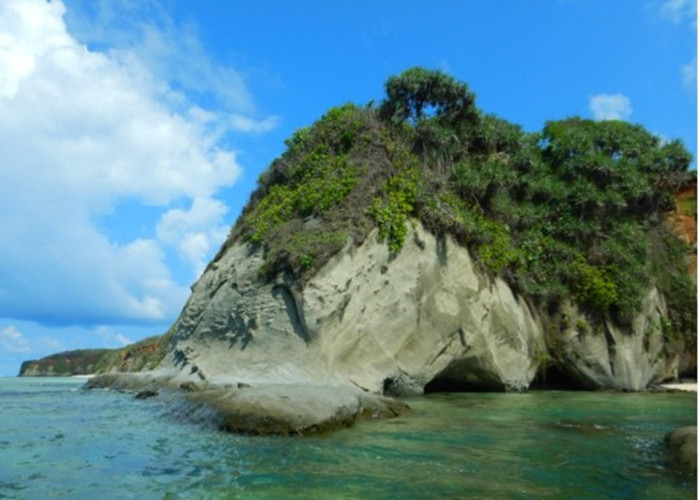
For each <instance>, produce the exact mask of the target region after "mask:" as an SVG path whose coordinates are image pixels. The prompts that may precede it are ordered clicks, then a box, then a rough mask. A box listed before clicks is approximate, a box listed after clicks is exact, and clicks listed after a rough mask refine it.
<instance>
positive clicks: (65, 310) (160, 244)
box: [0, 0, 254, 324]
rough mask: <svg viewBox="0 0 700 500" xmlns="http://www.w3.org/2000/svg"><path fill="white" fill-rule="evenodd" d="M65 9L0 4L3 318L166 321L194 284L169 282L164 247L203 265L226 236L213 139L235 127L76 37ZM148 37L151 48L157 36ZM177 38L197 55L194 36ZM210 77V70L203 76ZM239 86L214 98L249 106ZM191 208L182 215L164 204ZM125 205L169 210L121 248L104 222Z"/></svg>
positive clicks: (138, 58) (220, 156)
mask: <svg viewBox="0 0 700 500" xmlns="http://www.w3.org/2000/svg"><path fill="white" fill-rule="evenodd" d="M139 3H144V4H145V3H146V2H136V3H135V4H134V5H136V4H139ZM109 4H116V3H115V2H106V3H103V4H102V5H109ZM64 15H65V7H64V5H63V4H62V3H61V2H60V1H58V0H53V1H52V2H50V3H47V2H46V1H45V0H3V1H2V2H0V151H2V152H3V159H2V162H0V240H1V241H2V242H3V243H2V245H0V315H1V316H4V317H9V318H20V319H22V318H24V319H31V320H36V321H40V322H44V323H47V324H73V323H76V322H79V323H82V324H108V323H111V322H125V323H129V322H143V321H159V320H163V319H166V318H170V317H173V316H174V315H175V314H176V313H177V312H178V310H179V308H180V307H181V305H182V303H183V301H184V299H185V298H186V296H187V293H188V292H187V285H188V284H189V283H185V284H180V283H177V282H176V279H175V278H174V277H173V276H172V273H171V270H170V269H169V268H168V266H167V264H166V257H165V252H166V251H167V249H168V248H170V247H172V248H176V249H177V251H178V252H180V254H181V255H182V256H183V258H185V259H186V260H188V262H190V263H191V264H192V266H193V268H196V270H197V271H198V270H200V269H201V267H202V262H203V260H204V258H205V254H206V252H207V251H211V250H212V248H214V247H215V246H216V245H217V244H219V243H220V242H221V241H222V240H223V238H224V237H225V231H224V230H223V229H222V226H223V223H222V220H221V217H222V216H223V214H225V213H226V210H227V207H226V206H225V205H224V204H223V203H222V202H221V201H219V200H217V199H216V193H217V192H218V190H220V189H221V188H222V187H225V186H229V185H231V184H232V183H233V182H234V181H235V180H236V178H237V177H238V175H239V170H240V169H239V166H238V164H237V162H236V158H235V155H234V153H233V152H232V151H230V150H227V149H226V148H225V147H222V146H221V145H220V144H221V143H222V141H221V138H222V134H224V133H227V132H230V130H231V126H230V125H226V124H224V125H222V122H221V120H219V117H218V116H217V115H216V114H214V113H213V112H211V111H207V110H204V109H202V108H201V107H199V106H197V105H196V104H194V103H193V101H192V100H191V99H190V98H189V97H188V95H187V94H185V93H183V92H182V91H181V90H178V91H175V90H173V87H172V86H171V82H170V81H169V80H168V79H164V78H163V77H161V75H160V74H159V73H158V71H155V72H154V71H152V68H151V67H150V66H149V61H150V60H149V59H148V58H146V57H145V56H144V55H143V54H140V53H139V52H138V51H131V50H130V48H129V47H121V48H118V50H106V49H105V50H103V51H99V50H97V49H96V48H94V47H93V48H88V46H86V45H85V44H84V43H80V42H78V41H77V40H76V38H75V37H74V36H73V35H72V34H71V33H70V32H69V31H68V29H67V27H66V23H65V21H64ZM146 31H148V30H146ZM144 36H146V35H144ZM148 36H149V37H150V38H149V40H150V43H151V44H152V46H153V47H155V46H157V45H158V43H157V33H153V32H152V30H151V31H148ZM168 36H171V35H168ZM183 43H187V44H189V46H191V47H192V48H191V49H190V50H191V51H193V52H194V53H197V51H198V50H201V47H199V46H198V45H197V42H196V37H195V36H194V34H191V35H190V37H189V38H188V39H187V40H185V41H184V42H183ZM153 47H151V48H150V49H149V50H151V51H155V52H153V53H157V51H156V49H155V48H153ZM163 50H165V49H163ZM173 57H174V56H173ZM217 71H219V69H217V68H216V67H215V66H213V65H211V63H208V65H205V66H203V68H202V69H201V70H200V73H202V74H205V73H207V72H211V73H213V74H214V75H215V76H216V75H219V76H220V74H219V73H217ZM222 71H223V70H222ZM230 71H233V70H230ZM195 73H196V72H195ZM239 76H240V75H239ZM182 78H184V76H182ZM234 80H236V79H235V78H234ZM236 81H238V80H236ZM239 83H240V85H238V84H235V85H233V87H234V88H237V89H238V90H236V91H235V92H234V91H231V92H234V93H235V95H233V94H230V95H229V94H226V95H224V94H222V97H221V98H222V99H228V100H230V102H231V103H232V105H235V106H238V107H240V108H241V109H243V110H246V109H247V110H249V109H251V108H252V101H251V99H250V95H249V93H248V92H247V90H246V89H245V86H244V84H243V83H242V82H239ZM192 85H194V83H192ZM202 88H204V87H202ZM195 90H196V89H195ZM203 91H204V90H202V92H203ZM214 92H217V93H218V92H219V90H216V89H214ZM221 92H223V91H221ZM253 128H254V127H253ZM187 200H191V201H190V203H191V208H190V209H189V210H187V211H183V210H181V209H180V210H179V211H178V210H175V209H172V208H171V206H172V205H173V204H174V203H176V202H177V203H178V206H182V204H183V201H185V202H186V201H187ZM127 202H128V203H132V204H137V205H144V206H146V205H147V206H151V207H158V208H159V210H161V211H162V212H163V215H162V218H161V221H160V223H158V228H157V229H156V227H152V228H151V229H152V233H154V234H151V235H146V236H145V237H143V238H139V239H132V240H130V241H122V242H119V243H117V242H115V239H114V238H113V237H111V235H110V231H109V228H105V227H102V226H101V225H100V224H99V221H100V220H101V218H102V216H103V215H105V214H108V213H110V212H111V211H112V210H113V208H114V207H115V206H116V205H117V204H119V203H127ZM185 204H186V203H185ZM173 221H178V222H180V223H182V224H183V226H182V227H175V222H173ZM155 233H157V235H156V234H155Z"/></svg>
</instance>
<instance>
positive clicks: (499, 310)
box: [161, 222, 679, 395]
mask: <svg viewBox="0 0 700 500" xmlns="http://www.w3.org/2000/svg"><path fill="white" fill-rule="evenodd" d="M411 233H412V234H411V237H410V238H409V239H408V242H407V244H406V246H405V247H404V248H403V249H402V251H401V252H400V253H398V254H397V255H395V256H392V254H391V253H390V252H389V250H388V249H387V246H386V245H385V244H383V243H382V242H379V241H377V238H376V233H372V234H370V236H369V238H367V240H366V241H365V242H363V243H362V244H361V245H359V246H355V245H353V244H352V243H350V242H349V243H348V244H347V245H346V247H345V248H344V249H343V250H341V251H340V252H339V253H338V254H337V255H335V256H334V257H333V258H332V259H331V260H330V261H329V262H328V263H327V264H326V265H325V266H324V267H323V268H321V269H320V270H319V271H318V273H316V274H315V276H313V277H312V278H311V279H310V280H309V281H308V283H306V284H305V286H303V287H301V286H300V284H299V283H298V282H296V281H295V280H294V278H293V277H292V276H291V275H289V274H285V273H282V274H280V275H278V276H277V277H276V278H275V279H266V278H262V277H261V276H260V274H259V268H260V266H261V265H262V264H263V262H264V260H263V257H262V253H261V252H260V251H257V252H256V251H255V250H253V249H252V248H251V247H250V246H249V245H247V244H245V243H241V244H236V245H233V246H231V247H230V248H228V249H227V250H226V251H225V252H224V253H223V254H222V255H221V256H220V258H219V259H218V260H217V261H216V262H214V263H213V264H212V265H211V266H210V267H209V268H208V269H207V271H206V272H205V273H204V275H203V276H202V277H201V278H200V280H199V281H198V282H197V283H196V284H195V286H194V287H193V291H192V296H191V297H190V299H189V301H188V302H187V304H186V306H185V308H184V310H183V312H182V314H181V316H180V318H179V319H178V321H177V322H176V324H175V334H174V337H173V343H172V350H171V352H170V353H169V354H168V355H167V356H166V357H165V359H164V360H163V363H162V364H161V369H163V370H166V369H171V368H175V369H177V370H179V373H180V376H181V377H183V379H186V378H187V377H190V376H196V378H197V379H199V380H207V381H209V382H211V383H214V384H225V383H246V384H255V383H271V384H272V383H274V384H284V383H304V384H319V383H334V384H339V385H343V384H353V385H356V386H358V387H360V388H362V389H364V390H368V391H372V392H384V393H387V394H393V395H396V394H399V395H403V394H416V393H423V392H424V391H431V390H449V389H473V390H524V389H527V388H528V387H529V386H530V385H531V384H532V382H533V380H534V379H535V377H536V375H537V374H538V372H542V373H543V372H544V371H548V372H549V373H550V377H557V376H559V377H561V376H562V375H565V376H567V377H569V379H570V380H571V381H572V382H573V383H575V384H577V385H579V386H583V387H587V388H601V387H605V388H615V389H625V390H641V389H644V388H645V387H647V385H648V384H650V383H652V382H658V381H661V380H664V379H668V378H671V377H673V376H674V374H675V373H677V370H678V363H679V359H678V357H668V356H666V355H664V353H665V352H666V351H665V349H668V346H666V345H665V343H664V340H663V338H662V331H661V328H660V327H659V326H658V325H659V324H660V321H661V318H663V317H664V314H665V303H664V300H663V298H662V297H661V296H660V295H659V294H658V293H657V292H656V291H655V290H653V289H652V290H650V291H649V294H648V296H647V298H646V299H645V303H644V307H643V309H642V310H641V311H640V313H639V314H638V315H637V316H636V317H635V319H634V321H633V325H632V328H631V330H629V331H622V330H621V329H620V328H619V327H617V326H615V325H614V324H612V323H605V324H604V325H603V326H602V330H601V331H596V330H594V328H593V327H592V326H590V324H589V319H588V318H587V317H586V316H585V315H584V314H582V313H581V312H579V311H578V310H577V309H576V307H574V306H567V307H566V308H565V309H564V311H563V312H558V313H557V314H556V315H555V316H556V317H553V316H550V315H548V314H546V313H545V312H543V311H542V310H540V309H539V308H536V307H533V306H532V304H531V303H529V302H528V301H527V300H526V299H525V298H524V297H522V296H520V295H518V294H517V293H515V292H514V291H513V290H512V289H511V288H510V287H509V286H508V285H507V284H506V283H505V282H504V281H502V280H501V279H499V278H496V279H491V278H489V277H487V276H486V275H484V273H483V272H480V271H479V270H478V269H477V267H476V266H475V264H474V262H473V259H472V258H471V256H470V254H469V252H468V251H467V250H466V249H465V248H463V247H461V246H460V245H457V244H456V243H455V242H454V241H453V240H452V238H451V237H449V236H448V237H445V238H436V237H435V236H433V235H432V234H430V233H428V232H427V231H425V229H424V228H423V227H422V225H421V224H420V223H419V222H415V224H414V226H413V227H412V229H411ZM553 368H555V369H556V370H553ZM555 372H558V374H554V373H555ZM553 374H554V375H553Z"/></svg>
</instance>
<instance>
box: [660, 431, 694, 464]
mask: <svg viewBox="0 0 700 500" xmlns="http://www.w3.org/2000/svg"><path fill="white" fill-rule="evenodd" d="M665 441H666V447H667V448H668V462H669V465H670V466H671V468H672V469H674V470H676V471H678V472H683V473H686V474H697V470H698V428H697V426H695V425H690V426H687V427H680V428H678V429H676V430H674V431H672V432H670V433H668V434H667V435H666V438H665Z"/></svg>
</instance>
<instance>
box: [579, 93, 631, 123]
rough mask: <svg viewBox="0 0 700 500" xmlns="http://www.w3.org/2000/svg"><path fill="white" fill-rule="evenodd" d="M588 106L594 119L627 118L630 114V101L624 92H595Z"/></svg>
mask: <svg viewBox="0 0 700 500" xmlns="http://www.w3.org/2000/svg"><path fill="white" fill-rule="evenodd" d="M588 107H589V109H590V110H591V113H593V118H594V119H596V120H627V119H629V117H630V116H631V115H632V103H631V102H630V99H629V97H627V96H625V95H624V94H597V95H594V96H593V97H591V98H590V100H589V101H588Z"/></svg>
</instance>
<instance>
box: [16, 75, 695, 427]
mask: <svg viewBox="0 0 700 500" xmlns="http://www.w3.org/2000/svg"><path fill="white" fill-rule="evenodd" d="M286 145H287V150H286V151H285V153H284V154H283V155H282V156H281V157H280V158H278V159H277V160H275V161H274V162H273V163H272V165H271V166H270V168H269V169H268V170H267V171H266V172H264V173H263V174H262V175H261V177H260V179H259V183H258V188H257V190H256V191H255V192H254V193H253V194H252V196H251V198H250V201H249V202H248V204H247V206H246V207H245V209H244V211H243V213H242V215H241V217H240V218H239V219H238V221H237V222H236V224H235V225H234V227H233V228H232V230H231V233H230V235H229V237H228V239H227V240H226V242H225V243H224V244H223V246H222V248H221V250H220V251H219V253H218V254H217V255H216V257H215V258H214V259H213V260H212V262H211V263H210V264H209V265H208V267H207V268H206V270H205V271H204V273H203V274H202V276H201V277H200V278H199V280H198V281H197V283H195V285H194V286H193V288H192V294H191V296H190V298H189V300H188V301H187V303H186V305H185V307H184V309H183V311H182V313H181V314H180V317H179V318H178V319H177V321H176V322H175V324H174V325H173V327H172V328H171V330H170V331H169V333H168V334H167V337H166V338H165V340H161V341H156V344H157V347H156V348H154V350H153V351H152V353H150V354H151V357H150V358H149V360H148V361H147V362H143V363H141V362H138V363H137V362H135V361H134V362H133V363H132V364H131V365H124V364H120V363H119V362H114V361H118V360H117V358H120V356H122V355H117V358H115V357H114V353H112V354H110V356H112V357H111V358H110V359H112V361H113V362H111V363H102V364H101V365H100V364H99V363H98V362H95V363H93V364H91V365H90V366H92V367H93V371H96V372H99V371H109V372H110V373H106V374H103V375H100V376H97V377H94V378H93V379H91V380H90V381H89V382H88V387H113V388H118V389H133V390H134V391H137V392H141V391H144V390H148V391H151V393H153V394H155V393H157V391H158V390H170V391H176V392H180V393H182V397H183V398H184V399H185V400H186V401H187V404H188V405H194V406H198V405H199V406H206V407H208V408H210V409H212V410H214V411H215V412H218V414H220V415H221V419H220V422H221V427H222V428H224V429H227V430H232V431H239V432H252V433H269V432H273V433H285V434H298V433H305V432H314V431H319V430H325V429H329V428H333V427H337V426H346V425H351V424H352V423H353V422H354V421H355V420H356V419H357V418H365V417H370V418H371V417H385V416H394V415H398V414H400V413H401V412H403V411H405V409H406V408H405V405H403V404H401V403H400V402H398V401H397V400H396V399H395V398H396V397H403V396H415V395H420V394H424V393H429V392H439V391H457V390H469V391H524V390H527V389H529V388H531V387H538V388H580V389H601V388H603V389H614V390H624V391H642V390H645V389H646V388H647V387H649V386H650V385H653V384H658V383H661V382H663V381H669V380H676V379H678V378H679V377H681V376H695V374H696V369H697V368H696V366H697V359H696V342H697V334H696V330H697V328H696V293H697V292H696V284H695V281H694V273H695V266H696V263H695V261H694V255H695V249H694V245H695V244H696V241H695V233H696V229H695V221H696V205H695V190H696V176H695V172H691V171H689V170H688V168H689V164H690V161H691V155H690V154H689V153H688V152H687V151H686V150H685V148H684V146H683V145H682V144H681V143H680V142H679V141H670V142H667V141H662V140H661V139H660V138H659V137H656V136H654V135H653V134H651V133H650V132H648V131H646V130H645V129H644V128H642V127H641V126H638V125H633V124H629V123H626V122H622V121H599V122H596V121H591V120H585V119H581V118H577V117H573V118H567V119H564V120H558V121H550V122H547V123H546V124H545V126H544V128H543V129H542V131H540V132H537V133H528V132H525V131H523V130H522V129H521V127H519V126H518V125H515V124H512V123H509V122H507V121H505V120H503V119H501V118H498V117H496V116H493V115H490V114H487V113H484V112H483V111H481V110H479V109H478V108H477V107H476V105H475V96H474V95H473V93H472V92H471V91H470V90H469V88H468V86H467V85H466V84H464V83H462V82H459V81H456V80H454V79H453V78H451V77H449V76H448V75H446V74H444V73H441V72H439V71H429V70H426V69H423V68H412V69H409V70H407V71H406V72H404V73H402V74H400V75H398V76H395V77H392V78H390V79H389V80H388V81H387V83H386V97H385V99H384V100H383V101H382V102H380V103H379V104H374V103H369V104H368V105H365V106H358V105H355V104H345V105H342V106H339V107H336V108H333V109H331V110H329V111H328V112H327V113H326V114H325V115H324V116H323V117H321V118H320V119H319V120H318V121H317V122H316V123H314V124H313V125H311V126H309V127H306V128H301V129H299V130H297V132H296V133H295V134H294V135H293V136H292V137H291V138H289V139H288V140H287V142H286ZM674 196H675V197H674ZM124 357H126V355H124ZM120 359H121V358H120ZM131 359H133V360H136V359H141V358H140V357H138V356H132V357H131ZM121 361H125V359H121ZM40 365H41V362H39V366H40ZM31 366H32V365H27V367H26V369H25V366H24V365H23V374H24V375H28V374H33V373H32V370H31V369H30V367H31ZM36 370H39V371H40V369H38V368H37V369H36ZM36 370H35V371H36ZM131 370H133V371H134V372H132V373H125V372H126V371H131ZM54 373H55V372H54Z"/></svg>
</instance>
